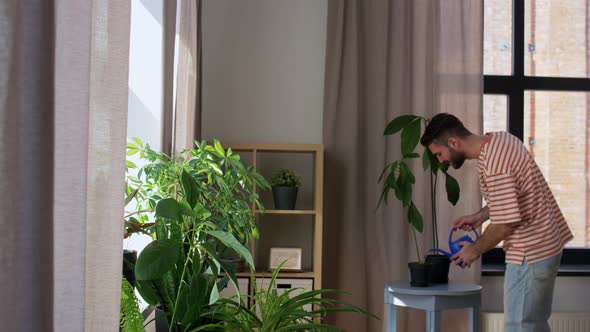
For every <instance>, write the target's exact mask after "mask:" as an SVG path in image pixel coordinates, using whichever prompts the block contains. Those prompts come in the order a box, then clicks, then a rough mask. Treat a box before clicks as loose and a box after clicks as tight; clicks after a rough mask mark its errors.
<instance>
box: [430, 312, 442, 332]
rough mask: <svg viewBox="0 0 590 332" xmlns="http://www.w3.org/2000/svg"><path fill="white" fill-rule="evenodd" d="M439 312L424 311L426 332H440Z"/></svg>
mask: <svg viewBox="0 0 590 332" xmlns="http://www.w3.org/2000/svg"><path fill="white" fill-rule="evenodd" d="M441 319H442V317H441V312H440V311H438V310H435V311H426V332H440V331H441V326H442V320H441Z"/></svg>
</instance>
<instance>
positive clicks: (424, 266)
mask: <svg viewBox="0 0 590 332" xmlns="http://www.w3.org/2000/svg"><path fill="white" fill-rule="evenodd" d="M408 266H409V268H410V285H411V286H413V287H428V275H429V273H430V269H431V267H432V265H430V263H417V262H412V263H408Z"/></svg>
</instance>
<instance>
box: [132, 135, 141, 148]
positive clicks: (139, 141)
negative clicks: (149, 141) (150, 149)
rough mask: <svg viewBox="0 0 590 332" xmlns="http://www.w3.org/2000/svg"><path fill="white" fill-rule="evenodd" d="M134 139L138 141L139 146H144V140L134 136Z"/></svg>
mask: <svg viewBox="0 0 590 332" xmlns="http://www.w3.org/2000/svg"><path fill="white" fill-rule="evenodd" d="M132 140H133V141H134V142H135V143H137V145H138V146H140V147H143V142H142V141H141V140H140V139H139V138H137V137H133V138H132Z"/></svg>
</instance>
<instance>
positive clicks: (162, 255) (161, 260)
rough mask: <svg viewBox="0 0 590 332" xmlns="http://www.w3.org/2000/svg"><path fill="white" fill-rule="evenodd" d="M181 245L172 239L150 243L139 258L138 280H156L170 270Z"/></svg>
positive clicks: (137, 266)
mask: <svg viewBox="0 0 590 332" xmlns="http://www.w3.org/2000/svg"><path fill="white" fill-rule="evenodd" d="M179 249H180V245H179V244H178V243H177V242H175V241H172V240H158V241H154V242H152V243H150V244H149V245H148V246H147V247H145V249H143V251H142V252H141V254H140V255H139V257H138V258H137V264H136V265H135V274H136V276H137V279H138V280H154V279H157V278H160V277H162V276H163V275H164V273H166V272H168V271H169V270H170V269H171V268H172V267H173V266H174V264H176V260H177V259H178V254H179Z"/></svg>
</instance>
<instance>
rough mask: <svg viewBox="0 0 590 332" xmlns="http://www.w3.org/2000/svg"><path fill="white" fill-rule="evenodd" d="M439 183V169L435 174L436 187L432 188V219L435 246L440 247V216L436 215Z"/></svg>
mask: <svg viewBox="0 0 590 332" xmlns="http://www.w3.org/2000/svg"><path fill="white" fill-rule="evenodd" d="M437 184H438V171H437V173H436V174H434V188H433V189H432V220H433V224H434V230H433V232H434V247H435V248H438V218H437V217H436V186H437Z"/></svg>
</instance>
